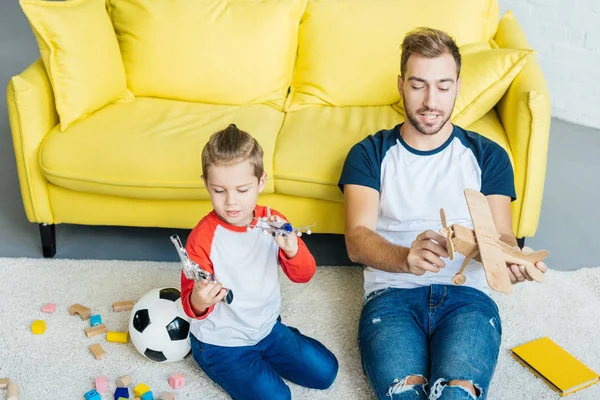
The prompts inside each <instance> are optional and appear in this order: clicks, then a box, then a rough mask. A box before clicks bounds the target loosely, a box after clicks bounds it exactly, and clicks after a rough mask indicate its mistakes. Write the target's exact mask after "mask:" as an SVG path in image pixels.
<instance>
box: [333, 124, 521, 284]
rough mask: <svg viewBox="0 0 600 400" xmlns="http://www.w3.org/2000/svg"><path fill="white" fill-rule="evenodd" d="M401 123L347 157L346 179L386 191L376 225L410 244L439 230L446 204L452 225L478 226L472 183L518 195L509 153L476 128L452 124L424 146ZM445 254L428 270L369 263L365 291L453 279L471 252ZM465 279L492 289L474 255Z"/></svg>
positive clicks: (482, 189)
mask: <svg viewBox="0 0 600 400" xmlns="http://www.w3.org/2000/svg"><path fill="white" fill-rule="evenodd" d="M400 127H401V125H398V126H396V127H394V128H393V129H389V130H382V131H379V132H377V133H376V134H375V135H370V136H368V137H367V138H365V139H363V140H362V141H360V142H359V143H357V144H356V145H354V146H353V147H352V149H351V150H350V152H349V153H348V156H347V157H346V160H345V163H344V167H343V170H342V174H341V177H340V180H339V187H340V189H341V190H342V191H343V190H344V185H347V184H351V185H359V186H366V187H370V188H372V189H374V190H376V191H378V192H379V214H378V216H377V225H376V232H377V233H379V234H380V235H381V236H383V237H384V238H386V239H388V240H389V241H390V242H392V243H394V244H397V245H400V246H403V247H410V246H411V243H412V242H413V241H414V240H415V239H416V237H417V235H418V234H420V233H421V232H423V231H426V230H433V231H436V232H438V231H439V230H440V229H441V228H442V226H441V219H440V208H443V209H444V211H445V214H446V218H447V221H448V225H452V224H460V225H462V226H465V227H467V228H471V229H472V228H473V224H472V221H471V215H470V213H469V209H468V206H467V202H466V200H465V196H464V190H465V189H466V188H470V189H474V190H477V191H480V192H482V193H483V194H484V195H486V196H489V195H495V194H497V195H504V196H508V197H510V198H511V199H512V200H514V199H515V198H516V194H515V187H514V175H513V170H512V165H511V163H510V159H509V157H508V154H507V153H506V151H505V150H504V149H502V147H500V146H499V145H498V144H497V143H495V142H493V141H491V140H489V139H487V138H485V137H483V136H481V135H479V134H477V133H475V132H471V131H467V130H464V129H462V128H460V127H457V126H453V130H452V133H451V135H450V137H449V138H448V140H447V141H446V142H445V143H443V144H442V145H441V146H440V147H438V148H437V149H434V150H431V151H421V150H417V149H414V148H412V147H410V146H409V145H408V144H407V143H406V142H405V141H404V139H403V138H402V136H401V135H400ZM464 258H465V257H464V256H463V255H462V254H459V253H456V255H455V258H454V260H450V259H448V258H446V259H444V261H445V263H446V267H445V268H443V269H442V270H441V271H440V272H438V273H433V272H429V271H427V272H425V274H424V275H422V276H416V275H413V274H409V273H392V272H385V271H381V270H377V269H375V268H370V267H367V268H366V269H365V272H364V276H365V294H368V293H370V292H372V291H374V290H378V289H384V288H386V287H397V288H414V287H419V286H426V285H431V284H446V285H451V284H452V283H451V279H452V277H453V276H454V275H455V274H456V273H457V272H458V270H459V269H460V266H461V264H462V262H463V260H464ZM464 274H465V275H466V277H467V281H466V283H465V286H471V287H474V288H476V289H480V290H482V291H484V292H486V293H489V288H488V285H487V281H486V279H485V273H484V271H483V268H482V267H481V264H479V263H478V262H476V261H473V260H471V261H470V263H469V264H468V265H467V267H466V268H465V272H464Z"/></svg>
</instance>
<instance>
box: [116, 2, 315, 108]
mask: <svg viewBox="0 0 600 400" xmlns="http://www.w3.org/2000/svg"><path fill="white" fill-rule="evenodd" d="M107 6H108V11H109V13H110V16H111V20H112V22H113V26H114V28H115V31H116V34H117V38H118V40H119V45H120V48H121V53H122V56H123V63H124V66H125V71H126V74H127V81H128V87H129V89H130V90H131V91H132V92H133V94H134V95H136V96H149V97H161V98H170V99H179V100H187V101H196V102H202V103H209V104H230V105H239V104H251V103H267V104H272V105H274V106H275V107H278V108H281V107H282V105H283V102H284V100H285V98H286V96H287V94H288V89H289V86H290V83H291V78H292V71H293V68H294V61H295V56H296V49H297V39H298V26H299V24H300V19H301V17H302V14H303V12H304V9H305V7H306V2H305V0H168V1H167V0H161V1H148V0H107Z"/></svg>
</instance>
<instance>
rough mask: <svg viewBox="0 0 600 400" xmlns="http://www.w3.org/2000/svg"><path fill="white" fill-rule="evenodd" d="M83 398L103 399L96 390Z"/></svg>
mask: <svg viewBox="0 0 600 400" xmlns="http://www.w3.org/2000/svg"><path fill="white" fill-rule="evenodd" d="M83 397H85V400H102V397H100V393H98V392H97V391H96V390H94V389H92V390H90V391H89V392H87V393H86V394H84V395H83Z"/></svg>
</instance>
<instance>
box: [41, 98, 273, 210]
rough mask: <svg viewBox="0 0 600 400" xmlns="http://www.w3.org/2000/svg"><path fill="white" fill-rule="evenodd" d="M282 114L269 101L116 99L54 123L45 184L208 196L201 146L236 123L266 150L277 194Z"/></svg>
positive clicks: (44, 157) (44, 162) (128, 193)
mask: <svg viewBox="0 0 600 400" xmlns="http://www.w3.org/2000/svg"><path fill="white" fill-rule="evenodd" d="M283 116H284V114H283V113H282V112H279V111H277V110H275V109H273V108H272V107H269V106H266V105H247V106H221V105H210V104H200V103H189V102H183V101H176V100H165V99H156V98H137V99H136V100H135V101H134V102H130V103H113V104H111V105H109V106H107V107H105V108H103V109H101V110H99V111H97V112H95V113H93V114H91V115H90V116H89V117H88V118H86V119H83V120H80V121H77V122H75V123H74V124H73V125H72V126H71V127H69V129H67V130H66V131H65V132H60V131H59V129H58V127H55V128H54V129H53V130H52V131H50V132H49V133H48V135H47V136H46V138H45V140H44V142H43V143H42V147H41V150H40V165H41V168H42V171H43V173H44V175H45V176H46V178H47V179H48V181H50V182H51V183H53V184H54V185H57V186H60V187H64V188H67V189H71V190H75V191H80V192H87V193H97V194H105V195H112V196H122V197H133V198H145V199H167V200H175V199H178V200H181V199H208V194H207V192H206V190H205V189H204V185H203V183H202V180H201V178H200V177H201V175H202V161H201V154H202V148H203V147H204V145H205V143H206V142H207V141H208V138H209V137H210V135H211V134H213V133H214V132H216V131H218V130H221V129H223V128H225V127H227V125H228V124H230V123H235V124H236V125H237V126H238V127H239V128H240V129H243V130H245V131H247V132H249V133H250V134H251V135H253V136H254V137H255V138H256V139H257V140H258V141H259V143H260V144H261V145H262V147H263V150H264V167H265V171H266V172H267V177H268V180H267V185H266V187H265V193H273V190H274V184H273V179H272V178H273V152H274V148H275V140H276V138H277V134H278V132H279V129H280V127H281V124H282V122H283Z"/></svg>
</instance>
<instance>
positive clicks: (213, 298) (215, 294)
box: [190, 279, 227, 315]
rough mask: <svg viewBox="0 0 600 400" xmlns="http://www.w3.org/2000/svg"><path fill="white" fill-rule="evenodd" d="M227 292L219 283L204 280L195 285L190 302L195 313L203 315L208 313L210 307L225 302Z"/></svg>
mask: <svg viewBox="0 0 600 400" xmlns="http://www.w3.org/2000/svg"><path fill="white" fill-rule="evenodd" d="M226 294H227V291H226V290H225V289H223V286H222V285H221V283H219V282H212V283H211V282H208V281H207V280H205V279H202V280H201V281H200V282H196V283H195V284H194V289H193V290H192V294H191V296H190V302H191V303H192V307H193V309H194V312H195V313H196V314H197V315H202V314H204V313H205V312H206V310H207V309H208V308H209V307H212V306H213V305H215V304H217V303H218V302H219V301H221V300H223V298H224V297H225V295H226Z"/></svg>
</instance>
